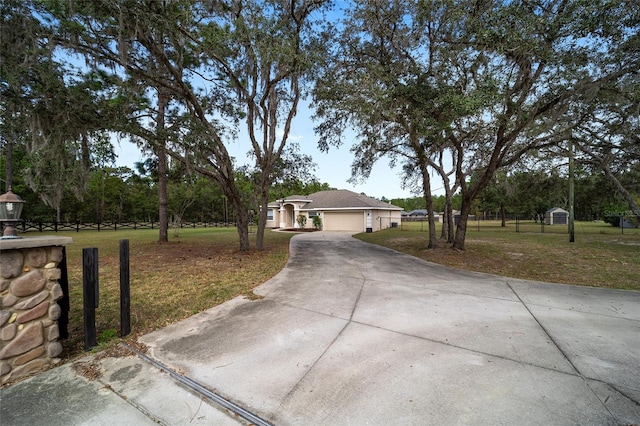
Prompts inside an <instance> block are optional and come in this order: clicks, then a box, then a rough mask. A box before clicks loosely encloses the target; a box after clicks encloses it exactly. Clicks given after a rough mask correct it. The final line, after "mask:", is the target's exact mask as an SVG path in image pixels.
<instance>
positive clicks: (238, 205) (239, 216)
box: [230, 197, 251, 251]
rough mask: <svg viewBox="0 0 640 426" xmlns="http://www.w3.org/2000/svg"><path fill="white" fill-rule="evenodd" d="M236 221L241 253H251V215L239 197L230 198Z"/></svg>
mask: <svg viewBox="0 0 640 426" xmlns="http://www.w3.org/2000/svg"><path fill="white" fill-rule="evenodd" d="M230 201H231V204H232V206H233V212H234V217H235V219H236V229H237V231H238V239H239V240H240V251H249V249H250V248H251V247H250V245H249V215H248V214H247V209H246V208H245V206H244V205H243V203H242V200H241V199H240V198H239V197H230Z"/></svg>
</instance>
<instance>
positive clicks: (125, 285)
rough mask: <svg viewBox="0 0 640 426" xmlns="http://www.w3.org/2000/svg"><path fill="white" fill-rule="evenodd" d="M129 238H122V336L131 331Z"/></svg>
mask: <svg viewBox="0 0 640 426" xmlns="http://www.w3.org/2000/svg"><path fill="white" fill-rule="evenodd" d="M129 272H130V271H129V240H120V337H125V336H127V335H128V334H129V333H131V285H130V279H129V278H130V273H129Z"/></svg>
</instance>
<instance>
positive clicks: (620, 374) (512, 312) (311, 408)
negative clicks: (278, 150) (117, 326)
mask: <svg viewBox="0 0 640 426" xmlns="http://www.w3.org/2000/svg"><path fill="white" fill-rule="evenodd" d="M255 293H256V294H258V295H260V296H263V297H264V298H263V299H261V300H256V301H250V300H245V299H236V300H234V301H233V302H231V303H228V304H225V305H223V306H221V307H218V308H215V309H212V310H210V311H208V312H206V313H203V314H202V315H197V316H195V317H193V318H190V319H189V320H187V321H185V322H182V323H179V324H176V325H174V326H171V327H168V328H165V329H163V330H160V331H158V332H156V333H152V334H149V335H147V336H145V337H144V338H143V339H142V341H143V342H144V343H145V344H147V345H148V346H149V348H150V349H151V351H150V354H151V356H152V357H153V358H156V359H160V360H162V361H163V362H164V363H166V364H168V365H170V366H172V367H173V368H175V369H177V370H179V371H182V372H184V373H185V374H186V375H187V376H189V377H192V378H195V379H197V380H198V381H199V382H201V383H204V384H206V385H207V386H209V387H211V388H213V389H217V390H219V392H220V393H222V394H223V395H225V396H227V397H228V398H229V399H231V400H233V401H236V402H238V403H239V404H240V405H242V406H243V407H245V408H246V409H248V410H250V411H251V412H253V413H256V414H258V415H260V416H261V417H262V418H264V419H266V420H268V421H270V422H273V423H275V424H281V425H287V424H288V425H303V424H304V425H311V424H315V425H330V424H333V425H346V424H353V425H364V424H380V425H392V424H397V425H406V424H415V425H418V424H420V425H425V424H476V425H477V424H487V425H489V424H491V425H495V424H599V425H603V424H633V423H636V424H637V423H640V405H639V403H640V293H639V292H631V291H617V290H605V289H596V288H585V287H575V286H567V285H552V284H542V283H538V282H527V281H521V280H515V279H509V278H503V277H497V276H492V275H486V274H479V273H470V272H463V271H458V270H453V269H449V268H445V267H441V266H439V265H435V264H431V263H428V262H424V261H422V260H419V259H416V258H414V257H411V256H407V255H403V254H400V253H398V252H395V251H392V250H389V249H385V248H381V247H378V246H374V245H371V244H367V243H363V242H360V241H358V240H356V239H354V238H352V237H351V236H350V235H347V234H341V233H327V232H322V233H311V234H302V235H299V236H296V237H294V238H293V239H292V242H291V256H290V259H289V262H288V264H287V266H286V268H285V269H284V270H283V271H282V272H281V273H280V274H278V275H277V276H276V277H274V278H273V279H271V280H270V281H268V282H267V283H265V284H263V285H261V286H260V287H258V288H257V289H256V291H255Z"/></svg>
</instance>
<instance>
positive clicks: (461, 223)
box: [452, 192, 473, 250]
mask: <svg viewBox="0 0 640 426" xmlns="http://www.w3.org/2000/svg"><path fill="white" fill-rule="evenodd" d="M465 195H467V196H465ZM468 195H469V193H468V192H467V193H466V194H465V193H463V196H462V206H461V207H460V218H459V219H458V226H457V228H456V236H455V238H454V239H453V246H452V248H453V249H455V250H464V243H465V239H466V236H467V221H468V220H469V213H470V212H471V204H472V201H473V197H470V196H468Z"/></svg>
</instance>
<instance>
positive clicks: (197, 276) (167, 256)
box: [38, 227, 293, 359]
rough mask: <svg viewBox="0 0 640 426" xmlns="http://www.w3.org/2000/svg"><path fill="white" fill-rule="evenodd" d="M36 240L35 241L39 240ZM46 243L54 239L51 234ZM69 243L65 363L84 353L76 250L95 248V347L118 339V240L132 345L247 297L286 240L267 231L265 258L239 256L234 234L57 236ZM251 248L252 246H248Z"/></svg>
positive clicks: (281, 261) (277, 261)
mask: <svg viewBox="0 0 640 426" xmlns="http://www.w3.org/2000/svg"><path fill="white" fill-rule="evenodd" d="M38 235H40V234H38ZM52 235H53V234H52ZM55 235H59V236H68V237H71V238H73V240H74V243H73V244H71V245H69V246H67V267H68V272H69V293H70V303H71V310H70V313H69V317H70V319H69V339H67V340H66V341H64V342H63V347H64V353H63V356H64V357H65V358H66V359H71V358H74V357H76V356H77V355H78V354H80V353H82V352H83V346H84V334H83V330H82V321H83V312H82V303H83V302H82V249H83V248H88V247H97V248H98V256H99V288H100V302H99V307H98V309H97V310H96V328H97V333H98V343H99V344H102V347H104V345H105V344H108V343H109V342H111V341H114V338H115V337H117V336H119V335H120V261H119V246H120V240H121V239H128V240H129V251H130V275H131V328H132V337H135V336H136V335H139V334H144V333H147V332H149V331H152V330H155V329H157V328H160V327H163V326H166V325H168V324H171V323H174V322H176V321H178V320H180V319H183V318H186V317H188V316H191V315H193V314H195V313H197V312H200V311H202V310H205V309H208V308H210V307H212V306H215V305H218V304H220V303H222V302H225V301H227V300H229V299H231V298H233V297H235V296H237V295H240V294H247V295H249V296H250V297H252V295H253V293H252V292H251V290H252V289H253V288H254V287H255V286H257V285H259V284H261V283H263V282H264V281H266V280H268V279H269V278H271V277H272V276H274V275H275V274H276V273H278V272H279V271H280V270H281V269H282V268H283V267H284V265H285V263H286V261H287V259H288V254H289V239H290V238H291V237H292V236H293V234H288V233H277V232H270V231H268V232H267V233H266V235H265V242H266V244H265V245H266V250H265V251H260V252H259V251H255V250H251V251H249V252H247V253H242V252H240V251H239V250H238V247H239V246H238V235H237V232H236V229H235V228H231V227H230V228H204V229H183V230H181V231H180V235H179V237H174V236H172V235H171V231H170V236H169V239H170V242H169V243H168V244H160V243H158V242H157V240H158V231H157V230H155V231H154V230H136V231H133V230H129V231H125V230H123V231H100V232H97V231H81V232H78V233H76V232H58V233H57V234H55ZM252 244H253V240H252ZM99 348H100V347H99Z"/></svg>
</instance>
